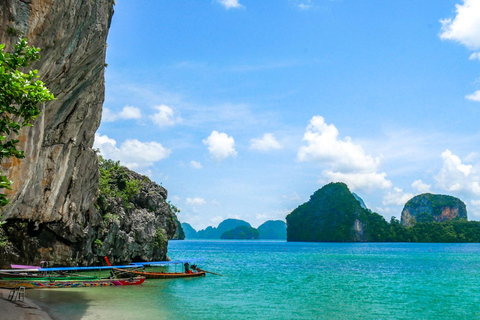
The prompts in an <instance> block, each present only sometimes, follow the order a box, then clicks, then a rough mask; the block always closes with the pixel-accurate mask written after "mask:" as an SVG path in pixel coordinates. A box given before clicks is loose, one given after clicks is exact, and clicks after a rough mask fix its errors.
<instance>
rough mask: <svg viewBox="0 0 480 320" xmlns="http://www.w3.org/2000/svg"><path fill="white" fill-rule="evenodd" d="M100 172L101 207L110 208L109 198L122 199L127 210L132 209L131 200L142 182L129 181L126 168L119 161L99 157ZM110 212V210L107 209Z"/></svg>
mask: <svg viewBox="0 0 480 320" xmlns="http://www.w3.org/2000/svg"><path fill="white" fill-rule="evenodd" d="M98 167H99V170H100V184H99V195H98V199H97V204H98V205H100V207H103V208H105V207H108V204H107V201H106V200H107V198H109V197H115V198H120V199H121V200H122V202H123V205H124V207H125V208H130V207H131V205H130V200H131V198H132V197H134V196H135V195H137V194H138V192H139V190H140V187H141V181H139V180H136V179H129V178H128V175H127V172H126V170H125V167H123V166H121V165H120V162H119V161H113V160H110V159H104V158H103V157H102V156H100V155H99V156H98ZM107 211H108V208H107Z"/></svg>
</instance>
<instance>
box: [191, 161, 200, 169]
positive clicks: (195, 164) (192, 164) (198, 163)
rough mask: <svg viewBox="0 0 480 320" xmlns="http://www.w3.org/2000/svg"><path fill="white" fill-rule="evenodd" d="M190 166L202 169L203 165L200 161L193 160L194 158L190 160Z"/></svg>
mask: <svg viewBox="0 0 480 320" xmlns="http://www.w3.org/2000/svg"><path fill="white" fill-rule="evenodd" d="M190 166H191V167H192V168H195V169H202V168H203V166H202V164H201V163H200V162H197V161H194V160H192V161H190Z"/></svg>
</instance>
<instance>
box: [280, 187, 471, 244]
mask: <svg viewBox="0 0 480 320" xmlns="http://www.w3.org/2000/svg"><path fill="white" fill-rule="evenodd" d="M401 219H402V221H401V222H400V221H398V220H397V219H396V218H395V217H392V218H391V220H390V222H387V221H386V220H385V219H384V218H383V216H381V215H379V214H378V213H376V212H372V211H371V210H369V209H367V208H366V206H365V204H364V203H363V201H362V200H361V199H360V198H359V197H358V196H357V195H355V194H353V193H351V192H350V190H349V189H348V187H347V185H345V184H344V183H330V184H327V185H325V186H324V187H322V188H321V189H319V190H317V191H316V192H315V193H314V194H313V195H312V196H311V197H310V200H309V201H308V202H306V203H304V204H302V205H300V206H299V207H297V208H296V209H295V210H293V211H292V212H291V213H290V214H289V215H288V216H287V217H286V220H287V226H288V227H287V241H306V242H480V222H478V221H468V220H467V211H466V206H465V204H464V203H463V202H462V201H461V200H460V199H458V198H455V197H452V196H446V195H434V194H430V193H426V194H421V195H418V196H416V197H414V198H412V199H411V200H410V201H408V202H407V203H406V204H405V207H404V209H403V211H402V217H401Z"/></svg>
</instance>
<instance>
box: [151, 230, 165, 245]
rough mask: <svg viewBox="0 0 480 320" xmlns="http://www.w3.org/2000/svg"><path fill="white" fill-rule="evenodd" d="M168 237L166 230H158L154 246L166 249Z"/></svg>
mask: <svg viewBox="0 0 480 320" xmlns="http://www.w3.org/2000/svg"><path fill="white" fill-rule="evenodd" d="M167 241H168V238H167V235H166V234H165V230H163V229H162V228H157V230H156V233H155V241H154V244H153V247H154V248H165V247H166V245H167Z"/></svg>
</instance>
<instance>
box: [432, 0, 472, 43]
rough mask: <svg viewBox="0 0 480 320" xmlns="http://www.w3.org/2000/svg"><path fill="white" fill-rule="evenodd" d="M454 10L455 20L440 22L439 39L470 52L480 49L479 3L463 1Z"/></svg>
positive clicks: (449, 19)
mask: <svg viewBox="0 0 480 320" xmlns="http://www.w3.org/2000/svg"><path fill="white" fill-rule="evenodd" d="M455 8H456V13H457V15H456V16H455V18H453V19H452V18H448V19H443V20H440V22H441V23H442V30H441V33H440V38H441V39H447V40H453V41H457V42H459V43H461V44H463V45H465V46H466V47H467V48H469V49H471V50H476V49H478V48H480V1H478V0H464V2H463V5H461V4H456V5H455Z"/></svg>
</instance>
